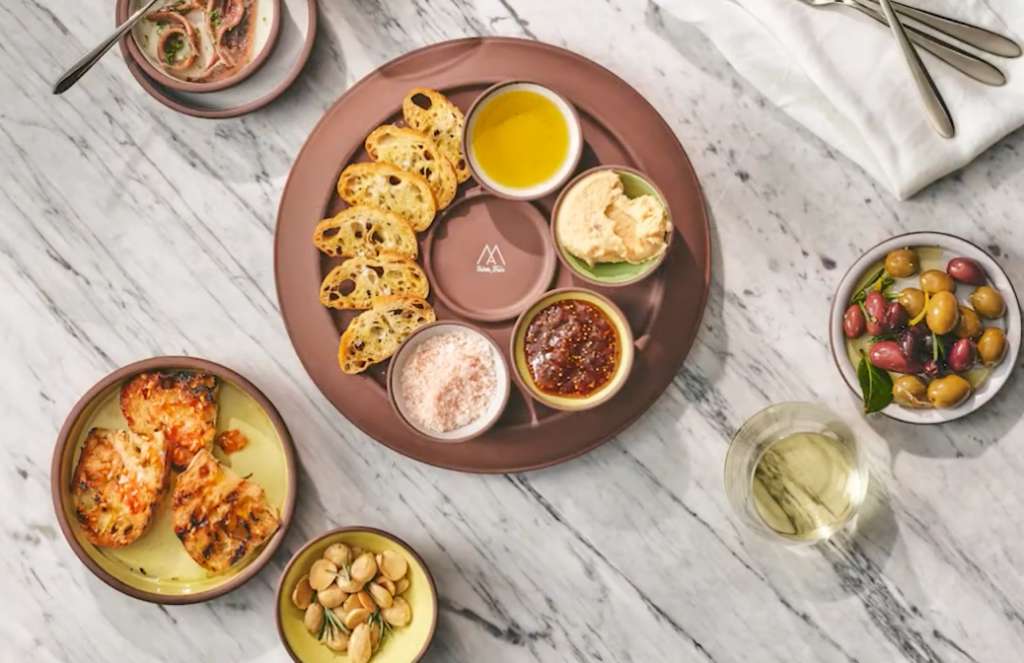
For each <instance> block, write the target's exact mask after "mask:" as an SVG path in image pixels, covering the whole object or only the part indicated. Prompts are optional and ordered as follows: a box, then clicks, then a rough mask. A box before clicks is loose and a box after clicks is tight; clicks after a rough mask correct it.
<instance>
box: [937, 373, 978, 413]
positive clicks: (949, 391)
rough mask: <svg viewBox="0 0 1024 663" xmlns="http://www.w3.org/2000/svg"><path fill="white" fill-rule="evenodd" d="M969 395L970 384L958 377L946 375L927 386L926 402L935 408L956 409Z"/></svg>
mask: <svg viewBox="0 0 1024 663" xmlns="http://www.w3.org/2000/svg"><path fill="white" fill-rule="evenodd" d="M970 395H971V383H970V382H968V381H967V380H965V379H964V378H962V377H960V376H959V375H947V376H946V377H944V378H939V379H937V380H932V383H931V384H930V385H928V402H929V403H931V404H932V405H933V406H935V407H937V408H950V407H956V406H958V405H960V404H961V403H963V402H964V401H965V400H967V397H968V396H970Z"/></svg>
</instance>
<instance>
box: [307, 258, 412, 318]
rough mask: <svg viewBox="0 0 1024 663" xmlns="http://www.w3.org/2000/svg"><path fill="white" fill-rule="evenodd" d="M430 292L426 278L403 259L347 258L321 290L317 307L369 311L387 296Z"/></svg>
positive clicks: (409, 261)
mask: <svg viewBox="0 0 1024 663" xmlns="http://www.w3.org/2000/svg"><path fill="white" fill-rule="evenodd" d="M429 292H430V284H429V283H428V282H427V275H426V274H424V273H423V270H422V269H420V266H419V265H417V264H416V263H415V262H413V261H412V260H409V259H408V258H406V257H405V256H400V255H397V254H395V253H388V252H382V253H381V254H380V256H379V257H377V258H364V257H359V258H349V259H348V260H346V261H345V262H343V263H342V264H341V265H339V266H337V267H335V268H334V269H332V270H331V273H330V274H328V275H327V278H325V279H324V282H323V284H322V285H321V286H320V303H321V304H323V305H324V306H326V307H328V308H341V309H347V308H354V309H368V308H370V307H371V306H372V305H373V300H374V299H377V298H378V297H387V296H389V295H415V296H416V297H421V298H425V297H426V296H427V294H428V293H429Z"/></svg>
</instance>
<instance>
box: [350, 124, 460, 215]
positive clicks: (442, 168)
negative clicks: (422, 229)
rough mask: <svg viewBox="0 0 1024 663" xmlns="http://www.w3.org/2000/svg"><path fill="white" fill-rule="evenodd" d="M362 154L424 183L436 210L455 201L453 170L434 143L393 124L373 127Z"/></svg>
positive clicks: (457, 185) (456, 187)
mask: <svg viewBox="0 0 1024 663" xmlns="http://www.w3.org/2000/svg"><path fill="white" fill-rule="evenodd" d="M366 153H367V154H369V155H370V158H371V159H373V160H374V161H379V162H381V163H389V164H391V165H392V166H397V167H398V168H401V169H402V170H405V171H408V172H410V173H416V174H417V175H419V176H420V177H422V178H423V179H425V180H426V181H427V184H429V185H430V190H431V191H433V193H434V199H435V200H437V207H438V209H444V208H446V207H448V205H450V204H451V202H452V200H454V199H455V192H456V191H457V190H458V188H459V180H458V178H457V176H456V174H455V168H454V167H452V164H451V162H449V161H448V157H446V156H445V155H444V153H443V152H442V151H441V148H440V147H438V146H437V143H435V142H434V141H433V140H432V139H431V138H429V137H428V136H426V135H424V134H422V133H420V132H419V131H416V130H415V129H407V128H405V127H396V126H395V125H393V124H385V125H383V126H380V127H377V128H376V129H374V130H373V133H371V134H370V135H369V136H367V138H366Z"/></svg>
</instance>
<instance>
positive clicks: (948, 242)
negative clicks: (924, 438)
mask: <svg viewBox="0 0 1024 663" xmlns="http://www.w3.org/2000/svg"><path fill="white" fill-rule="evenodd" d="M958 243H959V244H960V245H961V247H959V248H966V249H967V250H968V251H971V252H976V253H977V255H980V256H983V257H984V258H985V261H987V262H989V263H991V265H992V266H994V267H995V268H996V272H997V273H998V275H999V276H1000V277H1001V279H1002V280H1003V281H1005V282H1006V286H1007V289H1008V292H1006V293H1003V294H1004V298H1005V299H1007V303H1006V314H1005V315H1006V325H1005V326H1006V327H1007V329H1006V331H1007V334H1006V338H1007V344H1008V348H1007V353H1006V356H1005V357H1004V358H1003V361H1002V362H1001V363H1000V366H1004V365H1005V366H1008V367H1009V368H1008V369H1007V370H1006V372H1005V374H1003V375H1000V376H999V377H998V378H996V379H997V380H998V383H995V388H994V389H991V390H988V391H987V392H986V393H985V394H984V395H983V397H981V398H978V397H976V394H975V393H972V394H971V397H970V399H969V400H968V401H967V402H965V403H964V404H963V405H960V406H958V407H955V408H951V409H946V410H938V409H934V408H928V409H921V410H914V409H909V408H904V407H901V406H899V405H897V404H896V403H891V404H890V405H889V406H888V407H886V408H885V409H884V410H882V411H881V414H883V415H885V416H887V417H889V418H890V419H894V420H896V421H902V422H904V423H908V424H914V425H921V426H927V425H934V424H943V423H947V422H950V421H955V420H957V419H961V418H963V417H966V416H968V415H970V414H973V413H974V412H976V411H978V410H980V409H981V408H982V407H984V406H985V405H986V404H987V403H988V402H989V401H990V400H992V399H993V398H994V397H995V395H996V394H997V393H999V391H1000V390H1001V389H1002V388H1003V386H1004V385H1005V384H1006V382H1007V380H1009V378H1010V377H1011V376H1012V375H1013V367H1014V366H1015V365H1016V362H1017V356H1018V354H1019V351H1020V346H1021V341H1022V339H1024V330H1022V329H1020V328H1021V326H1022V325H1021V323H1022V320H1021V318H1022V316H1021V304H1020V299H1019V298H1018V297H1017V292H1016V290H1015V289H1014V287H1013V281H1011V280H1010V277H1009V275H1008V274H1007V273H1006V270H1004V269H1003V267H1002V266H1001V265H1000V264H999V262H998V261H997V260H996V259H995V258H994V257H993V256H992V255H990V254H989V252H988V251H986V250H985V249H983V248H982V247H980V246H978V245H977V244H975V243H974V242H971V241H969V240H966V239H964V238H962V237H958V236H957V235H953V234H951V233H946V232H940V231H933V230H928V231H915V232H909V233H904V234H902V235H894V236H893V237H889V238H887V239H885V240H883V241H881V242H878V243H877V244H875V245H874V246H872V247H871V248H869V249H867V250H865V251H864V252H863V253H861V255H860V256H858V257H857V259H856V260H854V261H853V263H852V264H851V265H850V267H849V269H847V270H846V273H845V274H843V277H842V279H840V281H839V285H838V286H837V287H836V291H835V294H834V296H833V300H832V306H831V308H830V310H829V346H830V349H831V354H832V361H833V363H834V364H835V366H836V370H838V371H839V375H840V377H842V378H843V381H844V382H845V383H846V386H847V387H849V389H850V391H851V392H853V394H854V396H856V397H857V398H863V396H862V394H861V391H860V386H859V384H858V383H857V382H856V369H854V368H853V367H852V366H851V365H850V362H849V359H848V357H847V356H846V336H845V334H844V333H843V328H842V321H843V314H844V313H845V311H846V308H847V307H846V306H843V305H842V304H841V303H842V302H846V301H848V300H849V296H850V291H851V290H852V289H853V286H854V285H855V284H856V281H857V278H858V277H859V276H860V275H861V274H862V273H863V270H864V268H865V267H866V266H867V265H869V264H870V263H871V262H873V261H877V260H883V259H884V258H885V254H886V253H888V251H890V250H895V249H896V248H903V247H913V246H938V247H940V248H942V249H944V250H947V251H956V249H957V248H958V247H957V246H956V244H958ZM890 245H891V246H890ZM883 247H884V248H883ZM876 253H877V254H878V256H877V257H876V258H874V259H872V258H871V256H872V255H873V254H876ZM964 257H971V258H973V256H964ZM982 266H983V267H985V268H986V269H985V271H986V273H987V274H988V281H989V283H992V282H993V279H992V270H991V269H990V268H989V267H988V266H987V265H982ZM1000 289H1001V288H1000ZM1007 295H1008V296H1007ZM1011 297H1012V299H1013V301H1012V302H1011V301H1009V300H1010V298H1011ZM1015 323H1016V326H1017V327H1018V333H1017V334H1016V335H1015V336H1011V335H1010V333H1009V332H1010V331H1011V328H1012V326H1013V325H1014V324H1015ZM837 338H838V339H839V341H840V343H838V344H837V343H836V340H837ZM925 415H930V416H925Z"/></svg>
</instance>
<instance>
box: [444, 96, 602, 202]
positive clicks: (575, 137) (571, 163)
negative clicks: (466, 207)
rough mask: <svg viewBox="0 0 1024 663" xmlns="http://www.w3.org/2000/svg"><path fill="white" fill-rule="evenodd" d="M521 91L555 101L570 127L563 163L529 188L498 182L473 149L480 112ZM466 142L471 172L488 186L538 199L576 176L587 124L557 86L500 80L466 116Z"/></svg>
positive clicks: (519, 197) (515, 196)
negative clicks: (582, 122)
mask: <svg viewBox="0 0 1024 663" xmlns="http://www.w3.org/2000/svg"><path fill="white" fill-rule="evenodd" d="M517 91H526V92H534V93H536V94H539V95H540V96H542V97H544V98H545V99H547V100H549V101H551V102H552V103H553V104H554V105H555V107H557V108H558V110H559V112H561V114H562V117H563V119H564V120H565V124H566V127H567V128H568V130H569V150H568V152H567V153H566V157H565V161H564V162H563V163H562V165H561V167H559V169H558V170H557V171H556V172H555V174H554V175H552V176H551V177H549V178H548V179H547V180H545V181H543V182H540V183H538V184H536V185H534V186H532V187H527V188H515V187H509V186H505V185H504V184H500V183H498V182H495V181H494V180H493V179H491V177H489V176H488V175H487V172H486V171H485V170H484V169H483V168H481V167H480V163H479V162H478V161H477V158H476V153H475V152H474V151H473V132H474V131H476V123H477V120H478V119H479V118H480V112H481V111H482V110H484V109H485V108H487V106H488V105H489V104H490V103H491V102H492V101H494V100H495V99H497V98H498V97H501V96H502V95H505V94H508V93H509V92H517ZM462 144H463V146H464V149H465V152H466V159H467V162H468V164H469V170H470V172H471V173H472V174H473V177H474V178H475V179H476V181H477V182H478V183H479V184H480V185H481V186H483V187H484V188H485V189H487V190H488V191H490V192H491V193H494V194H495V195H498V196H501V197H502V198H509V199H511V200H537V199H538V198H543V197H544V196H547V195H549V194H551V193H554V192H555V191H557V190H558V189H560V188H561V187H562V185H564V184H565V183H566V182H568V181H569V178H570V177H572V174H573V172H574V171H575V170H576V166H578V165H579V163H580V158H581V157H582V156H583V126H582V125H581V124H580V118H579V115H578V114H577V113H576V109H575V107H573V105H572V104H571V103H569V101H567V100H566V99H565V98H564V97H563V96H562V95H560V94H558V93H557V92H555V91H554V90H552V89H550V88H547V87H544V86H543V85H539V84H537V83H531V82H528V81H510V82H507V83H498V84H497V85H494V86H493V87H490V88H488V89H487V90H485V91H484V93H483V94H481V95H480V97H478V98H477V100H476V101H475V102H473V105H472V106H471V107H470V109H469V113H468V114H467V116H466V125H465V127H464V128H463V130H462Z"/></svg>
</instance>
